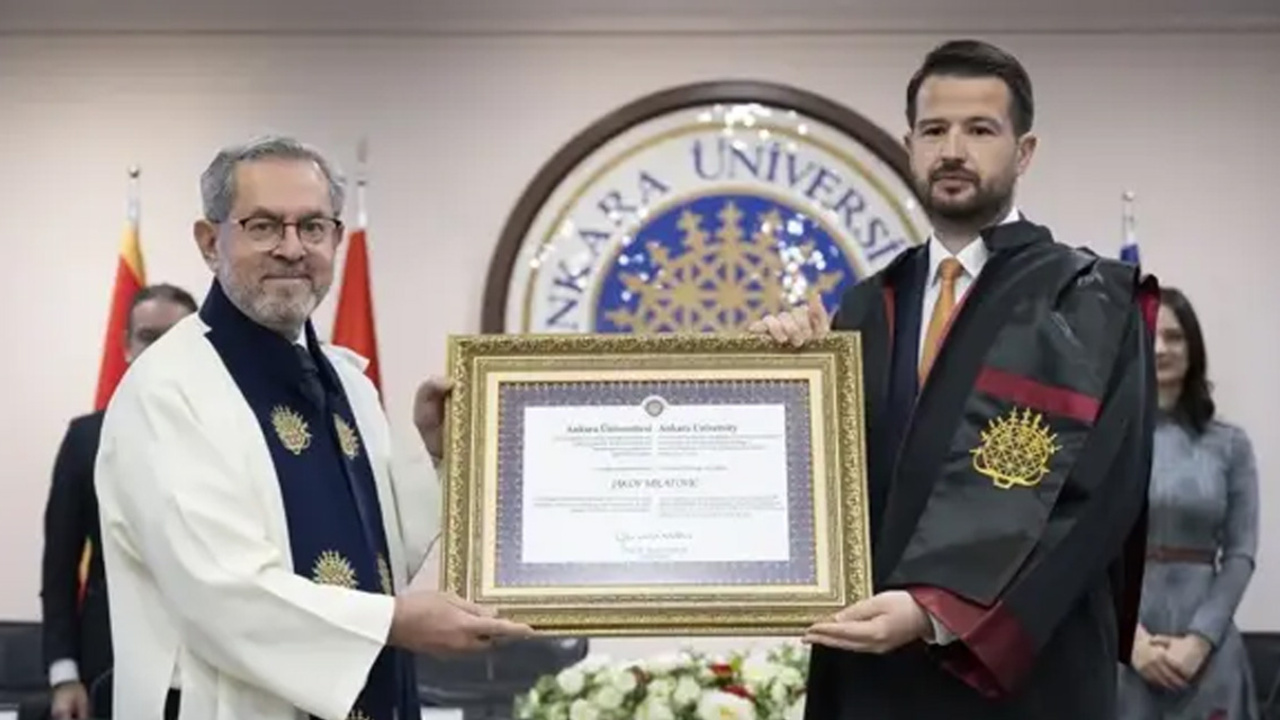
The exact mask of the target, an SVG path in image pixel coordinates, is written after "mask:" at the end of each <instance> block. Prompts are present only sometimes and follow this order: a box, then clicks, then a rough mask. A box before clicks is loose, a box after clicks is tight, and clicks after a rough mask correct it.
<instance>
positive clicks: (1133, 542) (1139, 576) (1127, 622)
mask: <svg viewBox="0 0 1280 720" xmlns="http://www.w3.org/2000/svg"><path fill="white" fill-rule="evenodd" d="M1138 308H1139V310H1141V312H1142V320H1143V322H1145V323H1146V325H1147V330H1149V331H1151V332H1152V333H1154V332H1155V329H1156V317H1157V315H1158V314H1159V312H1160V281H1159V280H1157V279H1156V277H1155V276H1154V275H1147V276H1146V277H1144V278H1143V279H1142V281H1141V282H1140V283H1139V285H1138ZM1146 562H1147V509H1146V508H1145V507H1144V508H1143V510H1142V513H1141V515H1139V517H1138V521H1137V522H1136V523H1134V526H1133V529H1131V530H1130V531H1129V537H1128V538H1126V539H1125V544H1124V552H1123V554H1122V555H1121V563H1123V564H1122V565H1121V567H1120V573H1121V582H1122V583H1123V584H1122V585H1121V587H1119V588H1117V590H1116V596H1117V597H1116V606H1117V607H1116V612H1117V617H1116V621H1117V623H1116V624H1117V628H1116V629H1117V630H1118V631H1119V634H1120V637H1119V638H1118V648H1117V649H1118V650H1119V654H1120V664H1121V665H1129V666H1132V664H1133V643H1134V634H1135V633H1136V632H1137V630H1138V623H1139V617H1138V616H1139V612H1140V611H1141V607H1142V580H1143V575H1144V574H1145V573H1146Z"/></svg>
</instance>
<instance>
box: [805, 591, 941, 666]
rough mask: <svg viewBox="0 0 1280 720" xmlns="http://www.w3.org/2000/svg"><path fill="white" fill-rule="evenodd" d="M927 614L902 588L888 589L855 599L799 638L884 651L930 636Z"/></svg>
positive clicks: (860, 650)
mask: <svg viewBox="0 0 1280 720" xmlns="http://www.w3.org/2000/svg"><path fill="white" fill-rule="evenodd" d="M932 635H933V625H932V624H931V623H930V622H929V615H928V613H926V612H925V611H924V608H922V607H920V605H919V604H918V603H916V601H915V598H913V597H911V594H910V593H908V592H906V591H904V590H889V591H886V592H882V593H880V594H878V595H875V596H872V597H870V598H867V599H866V600H863V601H862V602H858V603H855V604H853V605H850V606H849V607H847V608H845V609H843V610H841V611H840V612H838V613H836V615H835V617H834V618H833V619H832V620H831V621H828V622H820V623H815V624H814V625H813V626H812V627H810V628H809V631H808V632H807V633H805V636H804V638H802V640H803V642H806V643H814V644H817V645H826V646H828V647H833V648H840V649H843V650H852V651H853V652H863V653H876V654H881V653H888V652H892V651H894V650H897V649H898V648H900V647H902V646H903V645H906V644H907V643H910V642H913V641H915V640H924V639H927V638H930V637H932Z"/></svg>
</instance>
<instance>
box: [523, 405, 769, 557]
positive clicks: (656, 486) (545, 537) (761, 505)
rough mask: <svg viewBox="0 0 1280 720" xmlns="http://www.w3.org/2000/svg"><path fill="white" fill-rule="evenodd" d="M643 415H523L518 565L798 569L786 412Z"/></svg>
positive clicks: (568, 411)
mask: <svg viewBox="0 0 1280 720" xmlns="http://www.w3.org/2000/svg"><path fill="white" fill-rule="evenodd" d="M646 405H649V406H656V407H659V408H662V407H664V405H665V404H664V403H663V401H662V400H661V399H660V398H651V399H648V400H646V402H644V403H641V404H640V405H638V406H637V405H632V406H630V407H628V406H626V405H611V406H601V407H588V408H575V407H533V408H526V409H525V443H524V453H525V458H524V503H523V505H524V522H523V525H524V527H523V531H524V538H523V546H524V547H523V557H522V558H521V560H522V561H523V562H526V563H627V562H636V561H656V560H665V561H675V562H713V563H717V562H720V563H722V562H757V561H774V562H786V561H787V560H789V559H790V555H791V552H790V547H789V545H788V541H787V538H788V530H789V528H790V525H789V523H788V515H787V443H786V412H787V408H786V406H785V405H784V404H781V403H776V404H771V405H690V406H675V407H670V408H667V409H665V411H663V412H662V414H661V415H660V416H658V417H653V416H651V415H649V414H648V413H647V412H645V406H646ZM569 528H572V531H570V532H566V530H567V529H569Z"/></svg>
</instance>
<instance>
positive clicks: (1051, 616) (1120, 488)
mask: <svg viewBox="0 0 1280 720" xmlns="http://www.w3.org/2000/svg"><path fill="white" fill-rule="evenodd" d="M1145 314H1146V313H1140V312H1139V311H1138V309H1137V308H1135V310H1134V312H1133V314H1132V318H1131V319H1130V322H1129V324H1128V329H1127V330H1126V332H1125V334H1124V339H1123V341H1122V342H1123V343H1124V344H1123V346H1122V348H1121V351H1120V356H1119V359H1118V361H1117V362H1116V364H1115V367H1114V370H1113V375H1112V378H1111V382H1110V383H1108V385H1109V388H1108V391H1107V393H1106V395H1105V397H1104V398H1103V399H1102V402H1101V405H1100V407H1099V409H1098V416H1097V417H1098V423H1099V424H1101V423H1102V422H1103V420H1104V419H1107V422H1108V423H1109V425H1110V427H1117V426H1119V427H1123V433H1124V439H1123V441H1122V443H1121V445H1120V450H1119V451H1118V453H1117V454H1116V455H1115V456H1114V458H1113V459H1112V461H1111V462H1110V464H1109V466H1105V467H1102V468H1097V466H1096V463H1093V462H1088V461H1087V458H1082V462H1079V463H1078V464H1077V472H1083V471H1087V472H1089V473H1090V474H1092V473H1093V472H1094V471H1095V470H1096V471H1098V473H1099V476H1100V477H1102V478H1103V479H1102V480H1101V482H1096V483H1095V482H1094V481H1093V480H1092V479H1087V480H1086V483H1087V484H1088V485H1091V486H1092V488H1091V489H1088V490H1085V489H1084V488H1083V487H1079V488H1077V489H1073V490H1072V492H1070V493H1069V492H1068V491H1067V490H1064V491H1063V494H1062V496H1061V497H1060V498H1059V500H1058V502H1057V503H1056V504H1055V506H1054V507H1053V509H1052V510H1051V511H1050V513H1049V517H1048V521H1047V522H1046V523H1045V525H1044V527H1043V530H1042V532H1041V534H1040V536H1039V540H1038V543H1037V547H1036V549H1035V551H1034V553H1033V557H1032V559H1031V560H1030V561H1029V562H1028V563H1027V565H1026V566H1025V567H1024V568H1023V569H1022V570H1021V571H1020V573H1019V574H1018V575H1016V576H1015V577H1014V578H1013V580H1012V582H1010V583H1009V584H1008V585H1006V586H1005V588H1004V590H1003V591H1002V592H1001V593H1000V594H999V596H998V597H997V598H996V599H995V602H993V603H992V604H990V605H989V606H984V605H979V604H977V603H974V602H971V601H969V600H966V599H964V598H961V597H960V596H959V595H957V594H956V593H953V592H950V591H948V590H946V589H944V588H941V587H934V586H923V585H912V586H908V587H906V588H904V589H906V590H908V591H909V592H910V593H911V594H912V596H913V597H914V599H915V600H916V602H917V603H919V604H920V605H921V607H923V608H924V609H925V610H926V611H927V612H928V613H929V614H930V615H931V616H933V617H934V618H936V619H937V620H938V621H939V622H940V623H941V624H942V625H944V626H945V627H946V628H947V629H948V630H949V631H950V632H951V633H952V634H953V635H954V636H955V639H954V640H953V641H951V642H947V643H945V644H941V645H934V646H932V647H931V651H932V652H934V653H935V654H936V656H937V657H938V659H939V662H940V663H941V664H942V666H944V667H946V668H947V669H948V670H949V671H950V672H951V673H952V674H954V675H955V676H956V677H958V678H960V679H961V680H963V681H964V682H965V683H967V684H968V685H970V686H971V687H973V688H974V689H976V690H977V691H979V692H980V693H982V694H983V695H985V696H987V697H992V698H999V697H1006V696H1008V695H1010V694H1012V693H1014V692H1016V691H1017V689H1018V688H1019V686H1020V683H1021V682H1022V680H1023V679H1024V677H1025V675H1026V673H1027V671H1028V670H1029V669H1030V668H1031V667H1032V665H1033V664H1034V661H1035V658H1036V655H1037V654H1038V653H1039V652H1040V650H1041V649H1042V648H1043V646H1044V645H1045V643H1046V642H1047V641H1048V640H1049V638H1050V637H1051V636H1052V635H1053V633H1054V631H1055V629H1056V628H1057V626H1058V624H1059V623H1060V622H1061V621H1062V619H1063V618H1064V617H1065V616H1066V614H1067V613H1068V612H1069V611H1070V610H1071V609H1072V607H1073V605H1074V604H1075V603H1077V602H1078V601H1079V600H1080V598H1082V597H1083V596H1084V595H1085V594H1086V593H1088V592H1089V591H1090V590H1091V589H1093V588H1094V587H1096V586H1097V584H1098V583H1099V582H1101V581H1103V580H1105V578H1106V573H1107V568H1108V566H1109V565H1111V564H1112V563H1113V562H1114V560H1115V559H1116V558H1117V557H1119V556H1120V555H1121V554H1122V552H1123V550H1124V547H1125V544H1126V540H1127V539H1128V537H1129V534H1130V531H1131V529H1132V528H1133V527H1134V523H1135V522H1137V521H1138V519H1139V518H1140V516H1141V514H1142V511H1143V508H1144V507H1145V504H1146V499H1147V488H1148V482H1149V476H1150V467H1151V448H1152V435H1153V431H1154V425H1153V422H1154V418H1155V401H1156V394H1155V373H1154V364H1153V358H1152V352H1151V344H1150V337H1149V331H1148V330H1147V327H1148V325H1147V323H1146V322H1145V317H1144V316H1145ZM1111 423H1114V424H1111ZM1096 427H1097V425H1095V428H1096ZM1098 432H1101V431H1098ZM1090 466H1092V467H1090ZM1081 484H1082V485H1083V484H1085V483H1081ZM1077 490H1078V492H1077Z"/></svg>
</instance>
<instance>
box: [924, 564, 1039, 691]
mask: <svg viewBox="0 0 1280 720" xmlns="http://www.w3.org/2000/svg"><path fill="white" fill-rule="evenodd" d="M908 592H910V593H911V597H912V598H914V599H915V601H916V602H917V603H919V604H920V606H921V607H923V608H924V609H925V610H927V611H928V612H929V613H930V614H931V615H933V616H934V617H935V618H937V619H938V622H941V623H942V624H943V625H945V626H946V628H947V629H948V630H950V631H951V632H952V633H953V634H954V635H955V636H956V638H957V639H956V640H955V641H952V642H951V643H950V644H948V645H943V646H939V647H938V650H939V656H940V658H941V660H942V665H943V666H944V667H946V668H947V669H948V670H949V671H951V673H952V674H954V675H955V676H956V677H958V678H960V679H961V680H963V681H964V682H965V683H966V684H968V685H969V686H970V687H972V688H973V689H975V690H977V691H978V692H979V693H981V694H982V695H984V696H986V697H989V698H1000V697H1004V696H1006V695H1008V694H1009V693H1011V692H1012V691H1013V689H1014V688H1015V687H1017V685H1018V683H1019V682H1020V681H1021V680H1022V676H1023V675H1025V674H1026V673H1027V671H1028V670H1030V668H1031V664H1032V660H1033V658H1034V652H1033V647H1034V645H1033V643H1032V642H1031V638H1030V636H1028V635H1027V633H1026V631H1025V630H1023V629H1022V626H1021V625H1020V624H1019V623H1018V621H1017V619H1016V618H1014V617H1013V616H1012V615H1011V614H1009V613H1008V612H1007V611H1006V610H1005V609H1004V607H1003V606H1002V604H1001V603H999V602H997V603H996V604H995V605H993V606H992V607H990V608H984V607H982V606H981V605H975V604H973V603H971V602H969V601H967V600H962V599H960V598H959V597H957V596H956V595H953V594H951V593H949V592H947V591H946V590H943V589H941V588H936V587H913V588H908Z"/></svg>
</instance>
